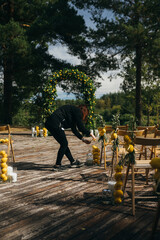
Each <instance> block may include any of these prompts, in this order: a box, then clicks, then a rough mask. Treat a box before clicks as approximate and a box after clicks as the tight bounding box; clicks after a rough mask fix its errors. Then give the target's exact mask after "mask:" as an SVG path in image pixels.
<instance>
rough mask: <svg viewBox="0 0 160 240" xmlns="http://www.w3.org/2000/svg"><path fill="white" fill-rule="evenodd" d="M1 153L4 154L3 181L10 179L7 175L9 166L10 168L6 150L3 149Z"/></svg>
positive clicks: (2, 165)
mask: <svg viewBox="0 0 160 240" xmlns="http://www.w3.org/2000/svg"><path fill="white" fill-rule="evenodd" d="M0 155H1V156H2V158H1V171H2V174H1V179H2V181H3V182H5V181H7V179H8V177H7V176H6V173H7V168H8V165H7V164H6V162H7V160H8V158H7V154H6V152H5V151H1V152H0Z"/></svg>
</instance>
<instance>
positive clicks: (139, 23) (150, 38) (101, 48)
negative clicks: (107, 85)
mask: <svg viewBox="0 0 160 240" xmlns="http://www.w3.org/2000/svg"><path fill="white" fill-rule="evenodd" d="M73 2H74V3H76V4H77V7H79V8H86V9H89V10H90V11H91V13H92V20H93V21H94V24H95V28H93V29H91V30H90V32H89V33H88V35H87V36H88V37H89V38H90V43H91V46H90V47H91V51H92V52H94V54H93V55H92V56H93V57H91V58H90V59H89V60H88V59H87V63H88V64H90V65H92V66H93V63H94V65H95V66H96V69H97V71H104V72H105V71H107V70H108V69H117V68H120V67H121V66H122V65H123V61H124V60H127V59H128V58H130V56H132V58H133V65H132V68H131V69H130V74H129V75H128V76H127V77H128V81H130V84H128V85H127V86H126V84H125V83H124V84H123V87H124V89H126V87H127V88H128V89H129V88H130V87H131V86H132V90H133V87H134V91H132V94H134V101H135V114H136V117H137V119H138V121H139V123H140V122H141V107H142V105H141V80H142V77H143V75H142V68H141V66H142V64H143V61H145V62H147V63H149V64H150V66H151V69H152V70H153V71H154V74H155V75H156V76H160V71H159V60H158V59H159V52H160V51H159V50H160V44H159V42H160V41H159V39H160V34H159V30H158V29H159V10H160V7H159V1H158V0H155V1H151V0H147V1H143V0H139V1H130V0H126V1H122V0H116V1H115V0H110V1H109V0H106V1H99V0H94V1H92V0H89V1H83V0H73ZM106 13H108V14H106ZM111 15H112V16H113V17H110V16H111ZM156 50H157V52H156ZM155 59H156V61H157V64H156V61H155ZM128 70H129V69H128ZM134 71H135V72H136V74H135V75H134V77H133V78H132V75H133V74H134ZM134 81H135V82H134ZM135 83H136V84H135Z"/></svg>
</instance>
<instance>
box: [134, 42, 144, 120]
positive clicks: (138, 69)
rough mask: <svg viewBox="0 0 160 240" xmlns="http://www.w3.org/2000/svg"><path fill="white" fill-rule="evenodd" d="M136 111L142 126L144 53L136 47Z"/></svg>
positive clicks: (138, 46) (139, 47)
mask: <svg viewBox="0 0 160 240" xmlns="http://www.w3.org/2000/svg"><path fill="white" fill-rule="evenodd" d="M135 60H136V109H135V115H136V119H137V125H141V117H142V113H141V111H142V110H141V67H142V52H141V46H140V45H137V46H136V59H135Z"/></svg>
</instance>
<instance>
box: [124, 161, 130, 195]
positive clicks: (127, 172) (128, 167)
mask: <svg viewBox="0 0 160 240" xmlns="http://www.w3.org/2000/svg"><path fill="white" fill-rule="evenodd" d="M129 169H130V162H129V163H128V166H127V170H126V176H125V179H124V185H123V192H125V189H126V184H127V180H128V174H129Z"/></svg>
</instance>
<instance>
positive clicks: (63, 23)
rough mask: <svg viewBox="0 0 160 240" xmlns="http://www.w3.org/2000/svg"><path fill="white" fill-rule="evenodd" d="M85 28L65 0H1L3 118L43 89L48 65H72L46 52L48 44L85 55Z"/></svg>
mask: <svg viewBox="0 0 160 240" xmlns="http://www.w3.org/2000/svg"><path fill="white" fill-rule="evenodd" d="M85 31H86V29H85V22H84V20H83V17H81V16H79V15H77V11H76V10H75V9H74V7H73V6H71V5H70V4H69V3H68V1H65V0H59V1H55V0H49V1H45V0H42V1H39V0H38V1H24V0H17V1H6V0H4V1H2V2H1V3H0V35H1V38H0V49H1V51H0V69H1V72H2V73H3V75H4V79H3V80H4V83H3V84H4V92H3V95H2V98H3V101H2V104H3V112H4V118H5V119H4V120H3V121H4V122H10V123H11V118H12V116H14V114H16V112H18V109H19V108H20V107H21V104H22V103H23V100H25V99H27V98H29V97H30V96H31V95H32V96H35V95H36V94H39V93H42V88H43V84H44V83H45V81H46V75H48V73H49V72H50V69H53V71H55V70H56V69H61V68H64V67H70V66H71V65H70V64H69V63H67V62H65V61H62V60H61V59H57V58H55V56H54V53H53V55H50V54H49V52H48V49H49V46H50V45H51V44H52V45H55V44H57V43H61V44H64V45H65V46H67V48H68V50H69V52H70V53H71V54H73V55H75V56H78V57H79V58H80V59H85V57H86V55H85V50H84V44H85V42H86V41H85V37H84V36H83V35H82V33H83V32H85ZM13 83H14V84H13ZM1 116H2V115H1Z"/></svg>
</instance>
